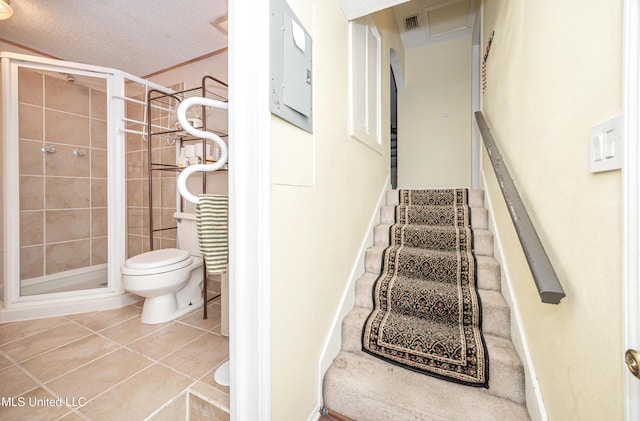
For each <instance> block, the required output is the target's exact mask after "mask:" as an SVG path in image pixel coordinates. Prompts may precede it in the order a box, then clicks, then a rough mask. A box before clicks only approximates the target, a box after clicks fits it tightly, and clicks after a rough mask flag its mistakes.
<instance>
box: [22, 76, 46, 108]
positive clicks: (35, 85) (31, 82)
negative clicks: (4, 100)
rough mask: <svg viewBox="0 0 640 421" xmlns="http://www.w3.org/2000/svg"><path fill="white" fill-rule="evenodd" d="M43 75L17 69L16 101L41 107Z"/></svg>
mask: <svg viewBox="0 0 640 421" xmlns="http://www.w3.org/2000/svg"><path fill="white" fill-rule="evenodd" d="M42 84H43V75H42V73H40V72H37V71H34V70H31V69H26V68H24V67H21V68H19V69H18V101H20V102H23V103H27V104H31V105H38V106H42Z"/></svg>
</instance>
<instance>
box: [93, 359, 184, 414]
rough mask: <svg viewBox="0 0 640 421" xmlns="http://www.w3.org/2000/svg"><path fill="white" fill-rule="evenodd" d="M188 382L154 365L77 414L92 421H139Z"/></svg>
mask: <svg viewBox="0 0 640 421" xmlns="http://www.w3.org/2000/svg"><path fill="white" fill-rule="evenodd" d="M190 383H191V381H190V380H189V379H188V378H187V377H185V376H183V375H180V374H177V373H175V372H173V371H171V370H169V369H168V368H165V367H162V366H160V365H158V364H155V365H153V366H151V367H149V368H147V369H145V370H143V371H142V372H140V373H138V374H136V375H135V376H133V377H131V378H129V379H127V380H126V381H125V382H123V383H121V384H119V385H118V386H116V387H115V388H113V389H111V390H109V391H108V392H106V393H104V394H102V395H100V396H98V397H97V398H96V399H94V400H92V401H91V402H89V403H88V404H87V405H86V406H85V407H83V408H82V409H81V410H80V412H82V413H83V414H84V415H86V416H87V417H89V418H90V419H92V420H110V421H116V420H126V421H130V420H142V419H144V418H146V417H148V416H149V415H151V414H152V413H154V412H155V411H157V410H158V409H159V408H161V407H162V406H163V405H164V404H166V403H167V402H169V401H170V400H171V399H172V398H173V397H174V396H176V395H178V394H180V393H182V391H184V390H185V389H186V388H187V387H188V386H189V384H190Z"/></svg>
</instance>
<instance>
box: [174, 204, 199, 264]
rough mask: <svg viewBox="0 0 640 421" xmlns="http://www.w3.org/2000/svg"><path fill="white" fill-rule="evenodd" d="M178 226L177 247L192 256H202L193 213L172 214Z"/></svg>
mask: <svg viewBox="0 0 640 421" xmlns="http://www.w3.org/2000/svg"><path fill="white" fill-rule="evenodd" d="M173 217H174V219H175V220H176V224H177V226H178V248H179V249H181V250H186V251H188V252H189V254H191V255H192V256H202V255H201V254H200V245H199V244H198V226H197V223H196V214H195V213H186V212H176V213H174V214H173Z"/></svg>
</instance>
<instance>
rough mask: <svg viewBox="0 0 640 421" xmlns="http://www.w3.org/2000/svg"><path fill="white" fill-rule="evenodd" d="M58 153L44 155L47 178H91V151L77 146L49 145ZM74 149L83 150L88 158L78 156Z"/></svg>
mask: <svg viewBox="0 0 640 421" xmlns="http://www.w3.org/2000/svg"><path fill="white" fill-rule="evenodd" d="M48 145H49V146H54V147H55V148H56V153H53V154H47V155H44V171H45V174H46V175H47V177H49V176H54V177H89V150H88V149H87V148H82V147H81V148H78V147H77V146H68V145H60V144H55V143H48ZM74 149H81V150H83V151H84V152H86V154H87V155H86V156H76V155H74V153H73V150H74Z"/></svg>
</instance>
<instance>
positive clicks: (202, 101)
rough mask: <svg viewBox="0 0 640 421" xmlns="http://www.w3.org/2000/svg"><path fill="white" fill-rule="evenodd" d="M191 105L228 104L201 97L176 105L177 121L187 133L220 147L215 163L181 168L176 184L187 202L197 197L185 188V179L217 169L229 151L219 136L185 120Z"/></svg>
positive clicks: (219, 106)
mask: <svg viewBox="0 0 640 421" xmlns="http://www.w3.org/2000/svg"><path fill="white" fill-rule="evenodd" d="M193 105H203V106H205V107H215V108H222V109H224V110H227V109H229V105H228V104H227V103H226V102H222V101H217V100H215V99H210V98H202V97H191V98H187V99H185V100H184V101H182V102H181V103H180V105H178V110H177V115H178V121H179V122H180V125H181V126H182V128H183V129H184V130H185V131H186V132H187V133H189V134H191V135H193V136H195V137H199V138H204V139H208V140H212V141H214V142H216V143H217V144H218V146H219V147H220V152H221V153H220V159H219V160H218V161H217V162H216V163H215V164H196V165H190V166H188V167H187V168H185V169H184V170H182V172H181V173H180V175H179V176H178V181H177V182H176V184H177V187H178V191H179V192H180V195H181V196H182V197H184V198H185V200H187V201H188V202H191V203H198V197H197V196H194V195H193V194H191V193H190V192H189V190H188V189H187V179H188V178H189V176H190V175H191V174H193V173H194V172H197V171H204V172H210V171H217V170H219V169H220V168H222V167H223V166H224V165H225V164H226V163H227V158H228V156H229V152H228V150H227V145H226V143H224V140H222V138H221V137H220V136H218V135H217V134H215V133H212V132H207V131H204V130H199V129H196V128H195V127H193V126H192V125H191V124H189V122H188V121H187V110H188V109H189V107H191V106H193Z"/></svg>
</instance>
